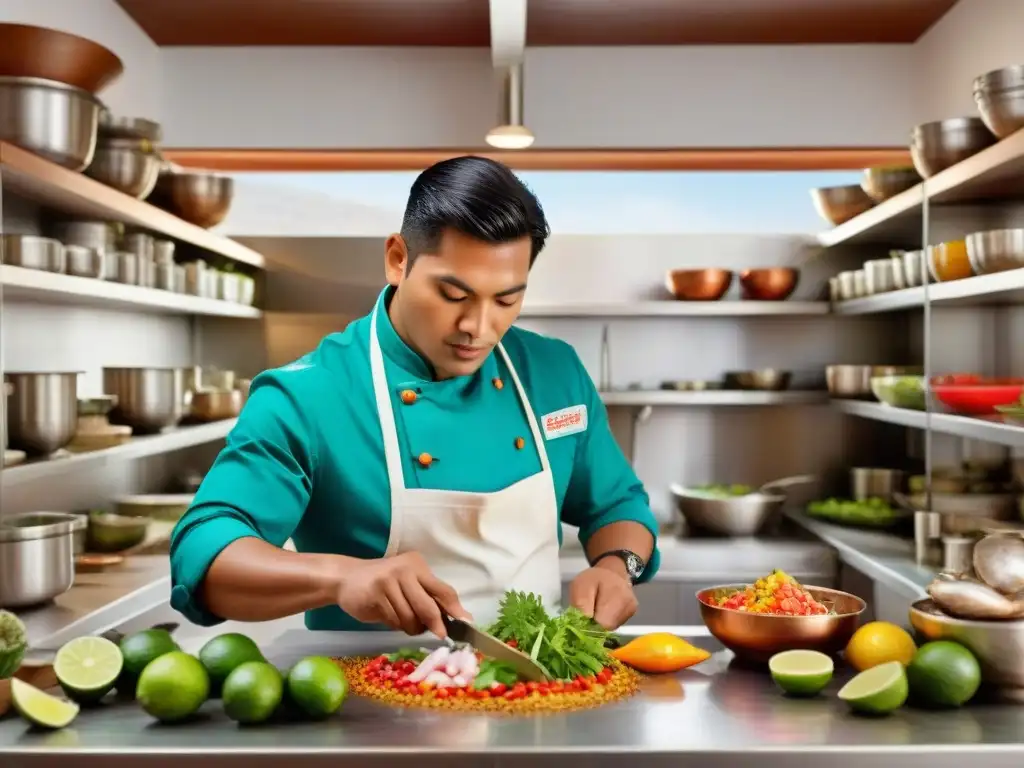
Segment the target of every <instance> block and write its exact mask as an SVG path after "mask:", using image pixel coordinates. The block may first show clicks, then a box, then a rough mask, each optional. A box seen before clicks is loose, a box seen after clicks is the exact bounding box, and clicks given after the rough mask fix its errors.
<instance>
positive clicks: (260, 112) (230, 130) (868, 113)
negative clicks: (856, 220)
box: [163, 45, 916, 148]
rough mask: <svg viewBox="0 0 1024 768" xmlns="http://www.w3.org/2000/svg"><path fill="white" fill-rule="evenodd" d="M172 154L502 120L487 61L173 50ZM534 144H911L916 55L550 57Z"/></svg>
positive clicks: (535, 86)
mask: <svg viewBox="0 0 1024 768" xmlns="http://www.w3.org/2000/svg"><path fill="white" fill-rule="evenodd" d="M163 58H164V103H163V116H164V119H165V128H166V140H167V141H166V143H167V145H168V146H176V147H257V148H258V147H291V148H299V147H306V148H369V147H378V148H380V147H410V146H416V147H469V146H481V145H482V144H483V136H484V134H485V133H486V131H487V130H488V129H489V128H490V127H492V125H493V123H494V121H495V119H496V116H497V104H498V98H497V97H498V90H497V88H496V86H495V84H494V81H493V74H492V71H491V66H490V58H489V55H488V52H487V51H486V50H483V49H481V50H466V49H463V50H441V49H438V50H431V49H416V48H407V49H386V48H363V49H360V48H348V49H343V48H334V49H330V48H306V49H296V48H167V49H164V51H163ZM525 83H526V85H525V116H526V121H527V123H528V124H529V125H530V126H531V128H532V129H533V131H534V132H535V133H536V134H537V145H536V146H537V147H540V148H542V147H548V148H551V147H614V146H618V147H679V146H689V147H716V146H815V145H817V146H830V145H831V146H843V145H846V146H849V145H890V144H898V143H901V142H902V141H903V140H904V138H905V135H906V132H907V126H908V125H910V124H912V120H913V117H914V114H915V107H916V105H915V93H916V90H915V88H914V49H913V46H910V45H906V46H801V47H792V46H790V47H772V46H763V47H749V46H748V47H729V46H713V47H671V48H538V49H532V50H529V51H527V56H526V63H525Z"/></svg>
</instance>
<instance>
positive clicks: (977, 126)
mask: <svg viewBox="0 0 1024 768" xmlns="http://www.w3.org/2000/svg"><path fill="white" fill-rule="evenodd" d="M995 143H996V137H995V136H994V135H993V134H992V132H991V131H990V130H989V129H988V128H987V127H986V126H985V123H983V122H982V121H981V118H978V117H954V118H950V119H948V120H938V121H935V122H932V123H922V124H921V125H919V126H917V127H916V128H914V132H913V134H912V135H911V140H910V157H911V159H912V160H913V161H914V167H915V168H916V169H917V172H918V173H920V174H921V176H923V177H924V178H926V179H929V178H931V177H932V176H934V175H935V174H937V173H939V172H941V171H944V170H946V169H947V168H951V167H952V166H954V165H956V164H957V163H959V162H960V161H962V160H966V159H967V158H968V157H970V156H971V155H976V154H978V153H979V152H981V150H983V149H985V148H986V147H990V146H992V145H993V144H995Z"/></svg>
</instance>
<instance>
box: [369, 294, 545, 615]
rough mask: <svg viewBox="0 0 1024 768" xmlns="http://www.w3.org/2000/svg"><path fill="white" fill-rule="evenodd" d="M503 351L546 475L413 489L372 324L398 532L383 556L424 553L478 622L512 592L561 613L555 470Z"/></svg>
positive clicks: (379, 405) (377, 386)
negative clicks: (479, 485) (490, 486)
mask: <svg viewBox="0 0 1024 768" xmlns="http://www.w3.org/2000/svg"><path fill="white" fill-rule="evenodd" d="M498 353H499V354H500V355H501V358H502V359H503V360H504V361H505V365H506V366H507V367H508V371H509V374H510V375H511V377H512V381H513V383H514V384H515V389H516V392H517V393H518V395H519V398H520V401H521V402H522V404H523V409H524V410H525V412H526V417H527V420H528V421H529V423H530V432H531V434H532V435H533V442H534V445H536V446H537V453H538V454H539V455H540V464H541V470H540V472H538V473H537V474H535V475H531V476H530V477H527V478H524V479H523V480H520V481H519V482H517V483H514V484H513V485H510V486H509V487H508V488H505V489H503V490H500V491H495V492H494V493H470V492H467V491H441V490H430V489H419V488H406V487H405V476H404V472H403V466H402V465H403V461H414V460H415V459H414V457H412V456H407V457H404V458H403V456H402V454H401V450H400V448H399V443H398V431H397V429H396V428H395V413H394V410H393V408H392V404H391V393H390V388H389V387H388V382H387V377H386V375H385V372H384V355H383V354H382V352H381V349H380V341H379V340H378V338H377V310H375V311H374V313H373V318H372V320H371V321H370V369H371V372H372V375H373V392H374V395H375V397H376V399H377V412H378V414H379V416H380V427H381V432H382V433H383V436H384V456H385V458H386V459H387V469H388V480H389V482H390V484H391V532H390V535H389V536H388V547H387V551H386V552H385V553H384V556H385V557H392V556H394V555H400V554H402V553H403V552H419V553H420V554H421V555H422V556H423V557H424V558H425V559H426V561H427V563H428V564H429V565H430V568H431V570H432V571H433V572H434V574H435V575H436V576H437V577H438V578H439V579H441V580H442V581H445V582H447V583H448V584H450V585H451V586H452V587H454V588H455V590H456V592H458V595H459V599H460V600H461V601H462V604H463V605H464V606H465V608H466V610H468V611H469V612H470V613H471V614H472V615H473V620H474V623H476V624H478V625H485V624H488V623H490V622H492V621H493V620H494V619H495V618H496V616H497V611H498V602H499V601H500V599H501V597H502V596H503V595H504V594H505V592H506V591H507V590H510V589H515V590H519V591H523V592H534V593H536V594H537V595H540V597H541V598H543V600H544V606H545V607H546V608H547V609H548V611H549V612H555V611H557V610H558V607H559V604H560V602H561V597H562V579H561V573H560V570H559V562H558V530H559V520H560V516H559V514H558V502H557V500H556V497H555V484H554V481H553V480H554V479H553V477H552V474H551V465H550V464H549V463H548V455H547V451H546V450H545V448H544V439H543V435H542V434H541V431H540V427H539V426H538V424H537V419H536V417H535V416H534V414H533V408H532V407H531V406H530V401H529V399H528V398H527V396H526V392H525V390H524V389H523V385H522V383H521V382H520V381H519V376H518V375H517V374H516V371H515V368H513V367H512V362H511V361H510V360H509V358H508V354H506V352H505V349H504V347H502V346H501V344H499V345H498ZM409 407H411V408H415V407H416V406H415V405H412V406H409ZM427 471H428V472H429V471H430V470H429V469H428V470H427Z"/></svg>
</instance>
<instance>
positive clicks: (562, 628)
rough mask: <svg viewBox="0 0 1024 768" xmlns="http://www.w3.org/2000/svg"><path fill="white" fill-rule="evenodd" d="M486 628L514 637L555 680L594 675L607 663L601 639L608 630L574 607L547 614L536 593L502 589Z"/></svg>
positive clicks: (501, 637) (499, 635)
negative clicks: (491, 618) (558, 612)
mask: <svg viewBox="0 0 1024 768" xmlns="http://www.w3.org/2000/svg"><path fill="white" fill-rule="evenodd" d="M487 631H488V632H489V633H490V634H492V635H494V636H495V637H497V638H498V639H499V640H503V641H504V642H508V641H509V640H514V641H515V643H516V647H518V648H519V650H521V651H522V652H523V653H527V654H529V655H530V657H531V658H532V659H533V660H534V661H536V662H537V663H538V664H540V665H541V666H542V667H544V669H545V670H546V671H547V673H548V675H550V676H551V677H553V678H555V679H557V680H572V679H574V678H575V677H576V676H577V675H583V676H587V675H596V674H597V673H598V672H600V671H601V670H602V669H604V667H605V666H607V664H608V660H609V657H608V650H607V648H606V647H605V643H606V642H607V641H608V640H609V638H610V637H611V633H610V632H608V631H607V630H606V629H604V628H603V627H601V626H600V625H598V624H597V623H596V622H595V621H594V620H593V619H591V618H590V617H589V616H587V615H586V614H584V613H583V612H582V611H580V610H578V609H576V608H568V609H566V610H565V611H564V612H562V613H561V614H559V615H558V616H550V615H549V614H548V612H547V611H546V610H545V609H544V605H543V602H542V601H541V599H540V597H538V596H537V595H534V594H531V593H526V592H515V591H511V592H507V593H505V596H504V597H503V598H502V600H501V603H500V606H499V610H498V619H497V621H495V623H494V624H492V625H491V626H490V627H489V628H488V630H487Z"/></svg>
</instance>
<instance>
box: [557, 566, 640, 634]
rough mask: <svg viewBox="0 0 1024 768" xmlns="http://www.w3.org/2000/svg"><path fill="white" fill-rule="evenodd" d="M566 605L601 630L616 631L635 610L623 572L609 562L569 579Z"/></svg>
mask: <svg viewBox="0 0 1024 768" xmlns="http://www.w3.org/2000/svg"><path fill="white" fill-rule="evenodd" d="M609 561H610V562H609ZM616 564H618V566H619V567H616ZM569 602H570V604H571V605H573V606H575V607H576V608H579V609H580V610H581V611H583V613H585V614H587V616H591V617H592V618H593V619H594V621H596V622H597V623H598V624H600V625H601V626H602V627H604V628H605V629H618V628H619V627H621V626H622V625H623V624H625V623H626V622H627V621H629V620H630V619H631V618H633V614H635V613H636V609H637V601H636V594H635V593H634V592H633V584H632V583H631V582H630V580H629V576H628V575H627V574H626V569H625V567H623V566H622V564H621V563H618V561H617V560H615V559H613V558H606V559H605V560H602V561H600V562H599V563H598V564H597V565H595V566H593V567H592V568H588V569H587V570H585V571H583V573H581V574H580V575H579V576H577V577H576V578H575V579H573V580H572V584H571V585H570V586H569Z"/></svg>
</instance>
